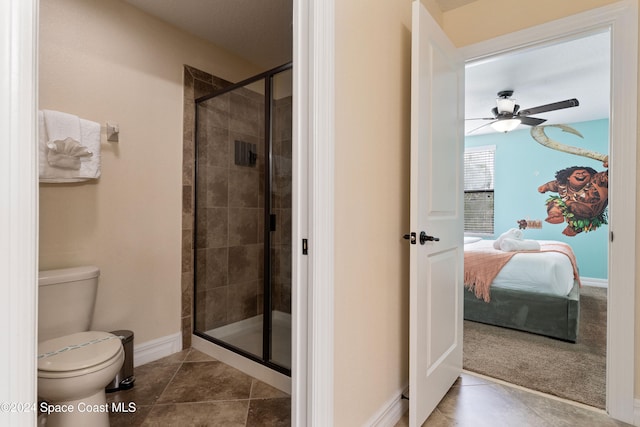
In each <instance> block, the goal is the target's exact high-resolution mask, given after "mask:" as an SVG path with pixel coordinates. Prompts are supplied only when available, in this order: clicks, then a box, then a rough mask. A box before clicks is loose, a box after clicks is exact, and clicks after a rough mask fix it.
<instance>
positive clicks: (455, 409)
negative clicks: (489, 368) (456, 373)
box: [438, 384, 551, 427]
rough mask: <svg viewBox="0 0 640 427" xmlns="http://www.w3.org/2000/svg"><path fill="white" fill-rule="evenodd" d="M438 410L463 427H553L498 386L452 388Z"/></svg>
mask: <svg viewBox="0 0 640 427" xmlns="http://www.w3.org/2000/svg"><path fill="white" fill-rule="evenodd" d="M438 410H439V411H440V412H442V415H444V416H445V417H446V418H448V419H450V420H455V421H457V422H458V423H460V424H461V425H474V426H478V427H485V426H486V427H494V426H499V425H504V426H509V425H518V426H522V427H547V426H548V427H551V425H549V424H548V423H546V422H545V421H544V420H543V419H541V418H540V417H539V416H538V415H537V414H536V413H535V412H533V411H532V410H531V409H529V408H528V407H527V405H525V404H523V403H522V402H521V401H520V400H518V399H517V398H516V397H515V396H514V395H512V394H511V393H510V392H509V390H507V389H505V387H503V386H501V385H498V384H487V385H475V386H463V387H453V388H451V389H450V390H449V392H448V393H447V394H446V396H445V397H444V398H443V399H442V401H441V402H440V404H439V405H438Z"/></svg>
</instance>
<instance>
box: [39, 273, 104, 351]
mask: <svg viewBox="0 0 640 427" xmlns="http://www.w3.org/2000/svg"><path fill="white" fill-rule="evenodd" d="M99 276H100V269H99V268H98V267H95V266H83V267H73V268H62V269H58V270H43V271H40V273H39V275H38V342H42V341H46V340H49V339H52V338H57V337H61V336H63V335H69V334H72V333H75V332H83V331H88V330H89V327H90V326H91V319H92V317H93V308H94V306H95V301H96V293H97V291H98V277H99Z"/></svg>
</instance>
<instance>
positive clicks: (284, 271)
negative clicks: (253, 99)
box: [269, 70, 292, 368]
mask: <svg viewBox="0 0 640 427" xmlns="http://www.w3.org/2000/svg"><path fill="white" fill-rule="evenodd" d="M291 89H292V72H291V70H287V71H283V72H281V73H279V74H276V75H274V76H273V80H272V85H271V112H272V113H271V120H272V121H271V141H272V144H271V191H270V192H271V215H272V227H271V230H272V231H271V304H270V305H269V307H270V309H271V312H270V314H271V354H270V360H271V361H272V362H273V363H276V364H278V365H280V366H284V367H287V368H291V185H292V164H291V162H292V155H291V135H292V122H291V118H292V97H291Z"/></svg>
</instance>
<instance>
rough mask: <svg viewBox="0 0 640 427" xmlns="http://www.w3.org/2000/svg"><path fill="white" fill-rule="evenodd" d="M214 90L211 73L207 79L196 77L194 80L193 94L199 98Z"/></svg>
mask: <svg viewBox="0 0 640 427" xmlns="http://www.w3.org/2000/svg"><path fill="white" fill-rule="evenodd" d="M212 92H213V85H212V84H211V75H209V76H208V78H207V79H206V81H203V80H200V79H199V78H195V79H194V80H193V96H194V98H195V99H198V98H200V97H202V96H206V95H209V94H211V93H212Z"/></svg>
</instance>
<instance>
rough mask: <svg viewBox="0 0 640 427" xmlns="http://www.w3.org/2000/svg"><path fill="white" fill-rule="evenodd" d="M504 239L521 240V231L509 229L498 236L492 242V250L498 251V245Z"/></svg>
mask: <svg viewBox="0 0 640 427" xmlns="http://www.w3.org/2000/svg"><path fill="white" fill-rule="evenodd" d="M504 239H514V240H522V230H519V229H517V228H511V229H509V230H507V231H505V232H504V233H502V234H501V235H500V237H498V238H497V239H496V240H495V241H494V242H493V247H494V249H500V244H501V243H502V241H503V240H504Z"/></svg>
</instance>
